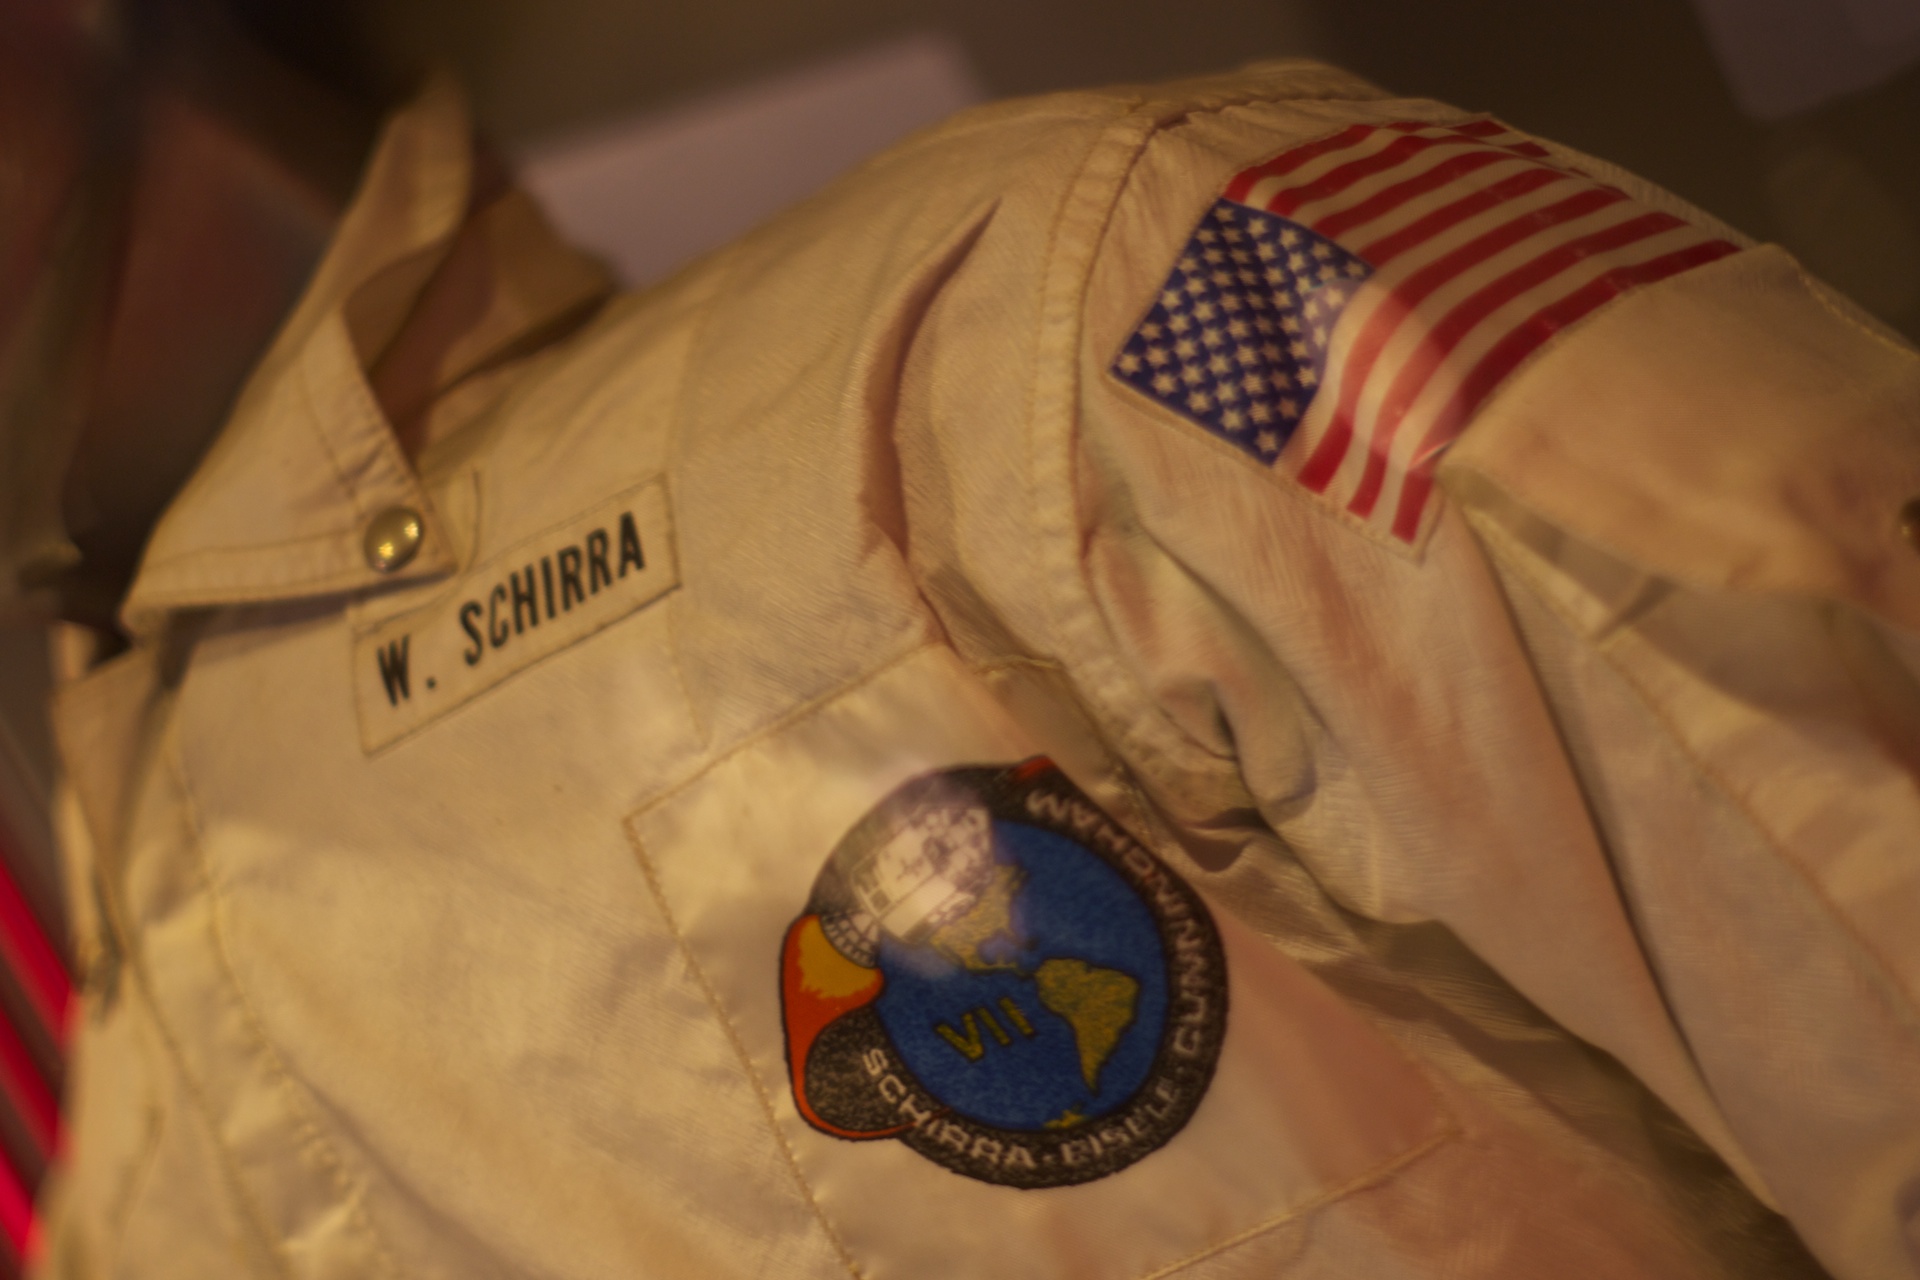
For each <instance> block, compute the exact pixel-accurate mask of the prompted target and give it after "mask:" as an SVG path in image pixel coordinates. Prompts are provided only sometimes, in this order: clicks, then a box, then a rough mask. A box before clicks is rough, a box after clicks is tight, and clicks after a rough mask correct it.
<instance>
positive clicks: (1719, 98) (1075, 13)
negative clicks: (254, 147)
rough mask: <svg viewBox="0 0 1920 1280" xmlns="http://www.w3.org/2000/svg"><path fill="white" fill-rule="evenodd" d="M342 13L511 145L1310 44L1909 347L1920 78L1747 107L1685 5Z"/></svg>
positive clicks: (1001, 5)
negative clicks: (925, 43)
mask: <svg viewBox="0 0 1920 1280" xmlns="http://www.w3.org/2000/svg"><path fill="white" fill-rule="evenodd" d="M1805 3H1807V4H1810V5H1816V6H1817V5H1818V3H1819V0H1805ZM1828 7H1830V8H1831V9H1832V12H1833V18H1834V21H1836V22H1838V21H1841V20H1842V19H1843V14H1842V11H1841V8H1840V6H1839V5H1838V4H1837V3H1832V2H1831V0H1829V5H1828ZM359 20H360V22H361V24H362V26H363V28H364V29H365V31H366V32H367V33H368V34H369V35H370V36H371V37H372V40H373V43H374V45H375V46H376V47H377V48H379V49H380V50H381V51H382V55H383V56H384V57H386V58H387V59H388V60H389V62H390V64H391V65H394V66H400V65H417V64H418V63H420V62H423V61H429V60H438V61H441V62H446V63H450V64H452V65H453V66H454V67H456V68H457V69H458V70H459V71H460V72H461V74H462V75H463V77H464V78H465V79H466V81H467V82H468V85H469V87H470V89H471V90H472V92H473V94H474V96H475V98H476V101H477V104H478V107H479V110H480V112H481V115H482V118H483V119H484V120H485V122H486V123H487V125H488V126H489V127H490V128H491V129H492V130H493V131H494V132H495V133H496V134H497V135H499V136H500V137H501V138H502V139H503V140H504V141H506V142H508V143H509V144H510V145H522V146H524V145H526V144H528V143H531V142H537V141H539V140H541V139H543V138H546V137H551V136H555V135H557V134H562V133H566V132H569V131H572V130H574V129H578V128H581V127H584V126H586V125H589V124H592V123H596V122H599V121H603V120H606V119H610V118H613V117H617V116H620V115H624V114H628V113H632V112H635V111H641V110H646V109H650V108H658V107H662V106H667V105H670V104H672V103H675V102H678V101H682V100H685V99H687V98H689V97H694V96H697V95H700V94H702V93H705V92H708V91H711V90H714V89H718V88H722V87H726V86H730V85H735V84H740V83H744V82H747V81H751V80H753V79H755V78H757V77H761V76H766V75H770V74H773V73H776V72H779V71H782V70H785V69H788V68H790V67H793V66H795V65H798V64H801V63H804V62H807V61H809V60H814V59H819V58H823V57H826V56H830V55H832V54H835V53H838V52H842V51H844V50H847V49H850V48H855V47H858V46H860V45H862V44H868V43H872V42H875V41H878V40H882V39H885V38H887V37H889V36H895V35H900V34H903V33H906V32H913V31H926V30H933V31H939V32H944V33H947V34H949V35H951V36H953V37H955V38H956V39H958V40H959V41H960V42H961V43H962V44H963V45H964V46H965V48H966V50H967V52H968V54H969V56H970V57H971V59H972V61H973V64H974V66H975V68H976V70H977V71H978V73H979V75H980V77H981V79H982V81H983V82H984V83H985V85H986V87H987V89H988V91H989V92H990V93H992V94H994V95H1014V94H1029V93H1039V92H1045V91H1047V90H1051V89H1058V88H1067V87H1073V86H1080V85H1092V84H1100V83H1108V82H1115V81H1126V80H1143V79H1159V78H1165V77H1169V76H1178V75H1185V74H1192V73H1199V72H1207V71H1218V70H1222V69H1226V68H1230V67H1233V66H1235V65H1238V64H1241V63H1245V62H1249V61H1253V60H1255V59H1258V58H1264V57H1273V56H1276V55H1284V54H1310V55H1314V56H1318V57H1321V58H1325V59H1327V60H1329V61H1333V62H1337V63H1340V64H1342V65H1344V66H1347V67H1348V68H1350V69H1352V70H1355V71H1358V72H1360V73H1361V74H1362V75H1365V76H1367V77H1369V78H1370V79H1373V80H1375V81H1376V82H1378V83H1380V84H1381V85H1383V86H1385V87H1387V88H1389V89H1392V90H1394V91H1396V92H1400V93H1406V94H1416V95H1425V96H1431V97H1436V98H1441V99H1444V100H1446V101H1449V102H1452V103H1455V104H1457V105H1459V106H1463V107H1467V108H1472V109H1477V110H1487V111H1491V112H1494V113H1495V114H1497V115H1499V116H1501V117H1502V118H1504V119H1506V120H1507V121H1509V122H1510V123H1512V124H1515V125H1517V126H1519V127H1520V128H1523V129H1526V130H1529V131H1532V132H1537V133H1541V134H1544V135H1546V136H1548V137H1551V138H1554V139H1557V140H1559V141H1561V142H1565V143H1568V144H1570V145H1572V146H1575V147H1578V148H1580V149H1582V150H1585V151H1589V152H1592V153H1594V154H1595V155H1598V156H1601V157H1604V158H1606V159H1608V160H1612V161H1615V162H1616V163H1619V164H1621V165H1623V166H1625V167H1626V168H1628V169H1631V170H1634V171H1635V172H1638V173H1640V174H1642V175H1644V176H1645V177H1648V178H1650V179H1652V180H1653V181H1655V182H1658V183H1660V184H1661V185H1663V186H1666V187H1668V188H1670V189H1671V190H1673V191H1675V192H1676V193H1678V194H1680V195H1682V196H1684V197H1686V198H1688V199H1690V200H1692V201H1694V202H1695V203H1697V204H1699V205H1701V206H1702V207H1704V208H1706V209H1708V210H1710V211H1711V212H1713V213H1715V214H1717V215H1719V216H1720V217H1722V218H1724V219H1725V220H1726V221H1728V222H1730V223H1732V224H1733V225H1735V226H1736V227H1739V228H1740V229H1741V230H1743V231H1745V232H1747V233H1748V234H1749V235H1752V236H1755V237H1757V238H1759V239H1763V240H1773V241H1778V242H1780V243H1782V244H1784V245H1786V246H1787V247H1788V248H1789V249H1791V250H1792V251H1794V252H1795V253H1796V254H1797V255H1798V256H1799V257H1800V258H1801V259H1802V261H1804V262H1805V263H1806V264H1807V265H1808V266H1809V267H1810V268H1811V269H1812V270H1813V271H1814V272H1815V273H1816V274H1819V275H1821V276H1823V277H1825V278H1826V279H1827V280H1829V281H1830V282H1831V283H1833V284H1835V285H1836V286H1838V287H1839V288H1840V289H1841V290H1842V291H1843V292H1846V293H1848V294H1850V295H1851V296H1852V297H1854V299H1855V300H1856V301H1858V302H1860V303H1861V304H1862V305H1864V306H1866V307H1867V308H1868V309H1869V310H1871V311H1874V312H1875V313H1877V314H1879V315H1880V316H1881V317H1882V318H1883V319H1886V320H1887V321H1889V322H1890V323H1893V324H1894V325H1896V326H1897V327H1899V328H1901V329H1903V330H1904V331H1905V332H1906V333H1907V334H1908V335H1909V336H1910V337H1915V338H1920V164H1916V163H1915V161H1916V158H1920V68H1914V67H1910V68H1908V69H1907V71H1905V72H1904V73H1902V74H1900V75H1898V76H1896V77H1895V78H1894V79H1892V80H1891V81H1888V82H1886V83H1884V84H1882V85H1880V86H1878V87H1876V88H1873V89H1869V90H1867V91H1865V92H1863V93H1859V94H1856V95H1853V96H1851V97H1848V98H1845V99H1841V100H1838V101H1835V102H1832V103H1829V104H1827V105H1825V106H1822V107H1820V108H1817V109H1815V110H1812V111H1810V112H1807V113H1805V114H1803V115H1801V116H1798V117H1793V118H1789V119H1786V120H1782V121H1774V122H1761V121H1758V120H1754V119H1751V118H1748V117H1747V116H1745V115H1743V114H1742V112H1741V110H1740V109H1739V107H1738V106H1737V105H1736V103H1735V99H1734V96H1733V94H1732V92H1731V91H1730V89H1729V88H1728V84H1727V81H1726V79H1725V77H1724V76H1723V74H1722V70H1721V68H1720V66H1719V64H1718V63H1717V62H1716V60H1715V57H1714V53H1713V50H1712V48H1711V46H1710V45H1709V43H1708V40H1707V35H1706V32H1705V30H1704V28H1703V27H1702V25H1701V22H1700V19H1699V18H1698V17H1697V16H1696V13H1695V11H1694V9H1693V7H1692V5H1691V4H1689V3H1688V0H1479V2H1477V3H1476V2H1468V3H1456V4H1444V3H1433V2H1432V0H1106V2H1105V3H1095V2H1094V0H809V2H808V3H778V2H777V0H664V2H653V3H647V2H644V0H406V2H389V3H385V4H377V3H376V4H374V5H372V6H371V7H369V8H367V9H366V10H364V11H363V12H362V15H361V18H360V19H359Z"/></svg>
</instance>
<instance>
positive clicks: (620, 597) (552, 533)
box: [353, 480, 680, 751]
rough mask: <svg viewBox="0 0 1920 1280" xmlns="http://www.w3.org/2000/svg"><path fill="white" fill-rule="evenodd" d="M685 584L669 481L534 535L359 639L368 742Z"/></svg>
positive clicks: (360, 704)
mask: <svg viewBox="0 0 1920 1280" xmlns="http://www.w3.org/2000/svg"><path fill="white" fill-rule="evenodd" d="M679 584H680V574H679V569H678V567H677V566H676V565H675V563H674V556H673V520H672V516H671V515H670V513H669V512H668V509H667V492H666V488H665V487H664V486H663V485H662V484H661V482H660V481H658V480H653V481H649V482H648V483H646V484H644V485H641V486H639V487H638V488H635V489H629V490H628V491H627V492H625V493H623V494H620V495H619V496H617V497H615V498H613V499H611V500H609V501H607V502H604V503H602V504H601V505H600V506H598V507H595V508H594V509H593V510H591V511H589V512H586V513H585V514H583V515H581V516H578V517H576V518H575V519H573V520H570V521H568V522H567V523H566V524H563V525H559V526H556V527H554V528H551V529H548V530H546V531H545V532H543V533H540V534H537V535H535V536H534V537H531V538H528V539H526V540H525V541H523V542H521V543H519V544H518V545H517V546H515V547H513V548H512V549H510V550H508V551H505V552H502V553H501V554H499V555H496V556H493V557H492V558H490V559H489V560H487V561H486V562H485V563H484V564H481V565H477V566H475V567H474V568H473V569H472V570H471V571H469V572H468V574H467V575H466V577H465V578H464V579H463V580H462V581H461V582H460V583H459V585H458V586H457V587H456V588H455V589H454V590H453V591H452V592H450V593H448V594H446V595H443V596H441V597H440V598H439V599H437V600H436V601H434V603H432V604H430V605H427V606H425V607H424V608H420V609H416V610H414V611H412V612H410V613H405V614H402V615H400V616H399V617H396V618H389V619H388V620H386V621H385V622H382V623H380V624H379V625H378V626H376V627H374V628H373V629H372V630H369V631H366V632H364V633H362V634H361V635H360V636H358V637H357V638H356V639H355V641H354V649H353V663H354V699H355V702H356V704H357V708H358V711H359V715H360V745H361V746H362V747H364V748H365V749H366V750H368V751H376V750H378V749H379V748H381V747H383V746H386V745H387V744H388V743H390V742H392V741H394V740H395V739H397V738H401V737H404V736H405V735H406V734H409V733H412V732H413V731H414V730H415V729H418V728H420V727H421V726H423V725H425V724H428V723H430V722H431V721H433V720H436V719H438V718H439V717H441V716H443V715H445V714H446V713H447V712H449V711H452V710H454V709H455V708H456V707H459V706H461V705H462V704H463V703H466V702H468V701H470V700H471V699H473V698H476V697H478V696H479V695H481V694H483V693H485V692H486V691H487V690H488V689H491V688H492V687H493V686H494V685H496V684H499V683H500V682H501V681H502V680H505V679H506V678H507V677H508V676H511V675H513V674H514V673H516V672H519V671H523V670H525V669H526V668H528V667H530V666H532V665H533V664H534V663H536V662H538V661H540V660H541V659H542V658H545V657H547V656H548V655H550V654H554V653H558V652H559V651H560V650H562V649H564V648H566V647H567V646H569V645H571V644H573V643H574V642H576V641H578V640H582V639H585V638H586V637H587V636H589V635H592V634H593V633H594V632H596V631H598V630H600V629H601V628H602V627H604V626H607V625H608V624H610V623H613V622H618V621H619V620H620V619H621V618H624V617H626V616H627V615H628V614H630V613H632V612H634V611H635V610H636V609H639V608H640V607H641V606H643V605H646V604H650V603H652V602H653V601H655V600H657V599H659V598H660V597H661V596H662V595H665V594H666V593H667V592H668V591H671V590H672V589H673V588H674V587H676V586H678V585H679Z"/></svg>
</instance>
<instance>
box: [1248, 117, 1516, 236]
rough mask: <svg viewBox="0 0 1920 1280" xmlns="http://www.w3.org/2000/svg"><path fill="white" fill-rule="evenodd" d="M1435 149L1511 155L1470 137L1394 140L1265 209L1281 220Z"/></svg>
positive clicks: (1291, 189)
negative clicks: (1470, 148) (1302, 208)
mask: <svg viewBox="0 0 1920 1280" xmlns="http://www.w3.org/2000/svg"><path fill="white" fill-rule="evenodd" d="M1435 147H1472V148H1473V149H1474V150H1475V151H1478V152H1485V153H1488V154H1489V155H1490V156H1492V157H1493V158H1495V159H1498V158H1501V157H1502V156H1503V155H1511V154H1512V153H1511V152H1508V151H1506V150H1505V149H1504V148H1501V147H1498V146H1496V145H1492V144H1488V143H1485V142H1476V141H1474V140H1473V139H1471V138H1461V137H1449V136H1445V135H1443V136H1440V137H1434V136H1432V135H1431V134H1414V135H1411V136H1409V137H1405V138H1395V139H1394V140H1393V141H1392V142H1390V143H1388V144H1387V145H1386V146H1384V147H1382V148H1380V149H1379V150H1378V151H1376V152H1374V153H1373V154H1372V155H1368V156H1362V157H1360V158H1359V159H1357V160H1349V161H1348V162H1347V163H1345V164H1343V165H1340V166H1339V167H1338V168H1334V169H1329V170H1327V172H1325V173H1323V174H1321V175H1320V176H1319V177H1318V178H1315V179H1314V180H1313V181H1312V182H1308V183H1303V184H1302V185H1300V186H1297V187H1289V188H1287V189H1286V190H1285V191H1282V192H1278V193H1276V194H1275V195H1274V197H1273V198H1272V199H1271V200H1269V201H1267V203H1266V206H1265V207H1266V209H1267V211H1268V212H1270V213H1277V214H1280V215H1282V216H1283V217H1284V216H1289V215H1291V214H1292V213H1293V212H1294V211H1295V210H1297V209H1299V208H1300V206H1301V205H1304V204H1309V203H1311V202H1312V201H1315V200H1324V199H1326V198H1327V197H1328V196H1333V195H1338V194H1339V193H1340V192H1342V191H1345V190H1346V189H1347V188H1348V187H1350V186H1352V185H1353V184H1354V183H1356V182H1358V181H1360V180H1361V179H1362V178H1367V177H1371V176H1373V175H1374V174H1376V173H1384V172H1386V171H1387V170H1389V169H1393V168H1397V167H1399V166H1400V165H1403V164H1405V163H1407V162H1408V161H1409V160H1411V159H1413V157H1415V156H1417V155H1419V154H1420V153H1421V152H1422V151H1430V150H1432V149H1433V148H1435ZM1316 229H1317V228H1316Z"/></svg>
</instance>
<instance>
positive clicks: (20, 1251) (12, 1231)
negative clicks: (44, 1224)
mask: <svg viewBox="0 0 1920 1280" xmlns="http://www.w3.org/2000/svg"><path fill="white" fill-rule="evenodd" d="M33 1235H34V1221H33V1193H32V1192H31V1191H30V1190H28V1189H27V1181H26V1179H25V1178H24V1177H22V1176H21V1174H20V1171H19V1170H18V1169H16V1168H14V1167H13V1161H12V1160H11V1159H7V1160H0V1237H4V1238H5V1240H6V1246H7V1253H8V1254H9V1255H10V1258H11V1260H12V1261H13V1263H14V1264H15V1265H16V1266H18V1265H19V1264H20V1263H22V1262H24V1261H26V1260H27V1255H28V1253H29V1251H30V1249H31V1244H32V1240H33Z"/></svg>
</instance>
